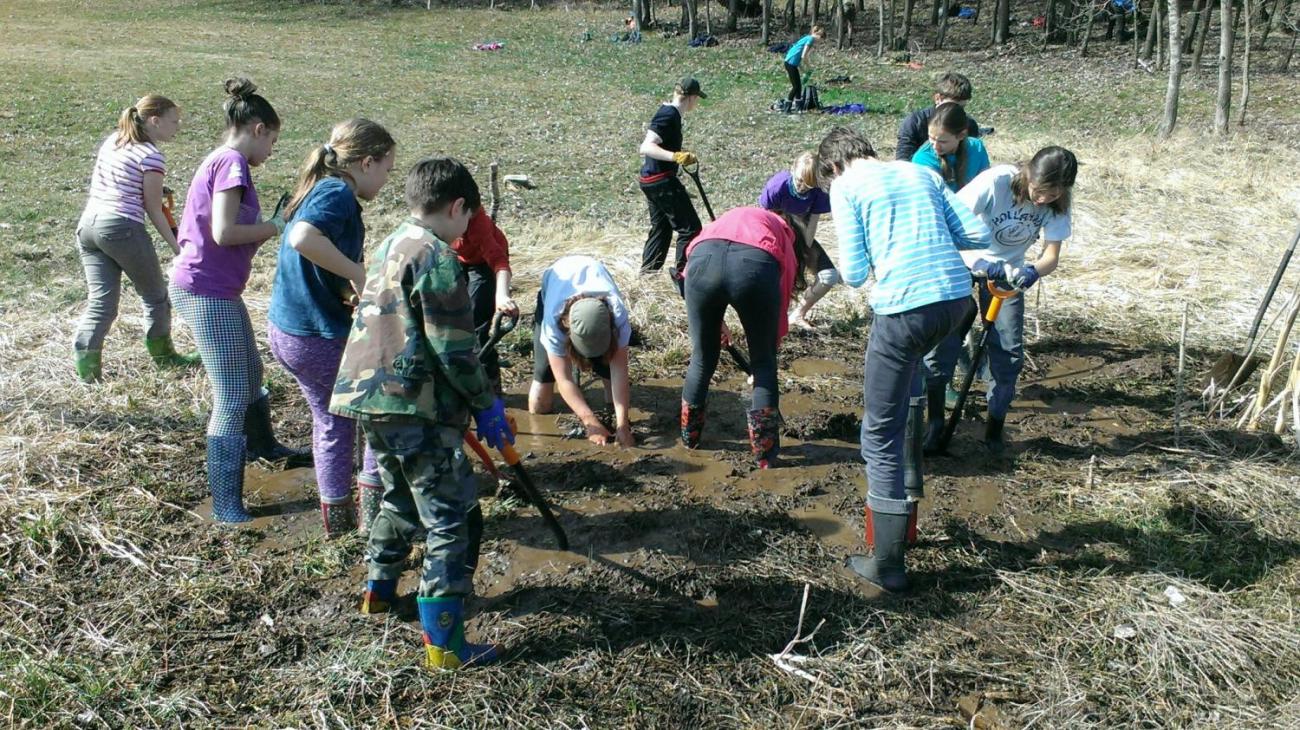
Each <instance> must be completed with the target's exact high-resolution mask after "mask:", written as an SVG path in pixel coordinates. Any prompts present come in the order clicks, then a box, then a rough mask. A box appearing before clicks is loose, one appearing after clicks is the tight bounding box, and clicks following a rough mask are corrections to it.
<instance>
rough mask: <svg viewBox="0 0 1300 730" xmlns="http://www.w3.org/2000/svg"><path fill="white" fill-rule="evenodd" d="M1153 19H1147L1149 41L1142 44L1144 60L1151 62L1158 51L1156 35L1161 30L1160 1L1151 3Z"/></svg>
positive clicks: (1156, 0)
mask: <svg viewBox="0 0 1300 730" xmlns="http://www.w3.org/2000/svg"><path fill="white" fill-rule="evenodd" d="M1148 15H1150V16H1151V17H1149V18H1147V39H1146V41H1144V42H1143V43H1142V58H1144V59H1146V60H1148V61H1150V60H1151V56H1152V55H1153V54H1154V53H1155V50H1156V33H1157V32H1159V28H1160V0H1155V1H1154V2H1152V3H1151V12H1150V13H1148Z"/></svg>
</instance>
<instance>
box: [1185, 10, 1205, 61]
mask: <svg viewBox="0 0 1300 730" xmlns="http://www.w3.org/2000/svg"><path fill="white" fill-rule="evenodd" d="M1205 3H1206V0H1192V14H1191V15H1190V16H1189V17H1188V19H1187V35H1186V36H1184V40H1183V53H1191V52H1192V49H1193V47H1194V46H1195V45H1196V29H1197V28H1198V27H1199V26H1200V23H1201V9H1202V8H1203V7H1204V5H1205Z"/></svg>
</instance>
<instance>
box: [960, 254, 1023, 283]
mask: <svg viewBox="0 0 1300 730" xmlns="http://www.w3.org/2000/svg"><path fill="white" fill-rule="evenodd" d="M1014 271H1015V270H1014V269H1013V268H1012V267H1011V265H1010V264H1008V263H1007V262H1005V261H994V260H993V259H980V260H979V261H976V262H975V264H974V265H973V266H971V267H970V272H971V274H973V275H974V276H975V278H976V279H984V280H986V281H991V282H993V283H994V284H997V285H1000V286H1001V287H1002V288H1003V289H1009V288H1011V275H1012V273H1013V272H1014Z"/></svg>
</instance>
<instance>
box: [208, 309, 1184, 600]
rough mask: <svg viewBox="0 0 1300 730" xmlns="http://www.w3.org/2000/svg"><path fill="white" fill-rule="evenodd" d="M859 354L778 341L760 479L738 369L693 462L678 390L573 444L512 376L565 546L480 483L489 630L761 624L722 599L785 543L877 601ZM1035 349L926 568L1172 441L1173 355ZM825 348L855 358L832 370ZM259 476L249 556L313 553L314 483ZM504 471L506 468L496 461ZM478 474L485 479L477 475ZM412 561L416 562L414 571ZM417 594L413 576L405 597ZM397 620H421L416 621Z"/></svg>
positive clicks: (298, 476) (656, 383) (972, 454)
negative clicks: (521, 620)
mask: <svg viewBox="0 0 1300 730" xmlns="http://www.w3.org/2000/svg"><path fill="white" fill-rule="evenodd" d="M861 346H862V345H861V344H860V343H855V342H853V341H852V340H849V339H846V338H830V337H827V336H817V335H802V334H800V335H798V336H792V337H791V338H790V339H789V341H788V342H787V343H786V347H785V348H784V352H783V354H782V361H781V373H780V382H781V390H782V395H781V410H782V413H783V415H784V418H785V428H784V433H783V439H782V453H781V461H780V465H779V467H778V468H774V469H770V470H759V469H756V468H755V467H754V466H753V464H752V459H751V456H750V454H749V446H748V438H747V434H746V431H745V416H744V412H745V410H746V408H747V405H748V388H747V386H746V384H745V380H744V376H743V375H742V374H740V373H739V372H737V371H735V370H734V369H730V365H728V364H725V363H724V366H723V368H721V369H720V372H719V374H718V375H717V376H716V377H715V379H714V382H713V385H712V390H711V393H710V400H709V406H708V421H707V424H706V426H705V428H704V432H703V441H702V445H701V448H700V449H698V450H694V451H692V450H687V449H685V448H684V447H683V446H681V444H680V442H679V439H678V430H679V429H678V423H677V421H678V404H679V403H680V396H681V380H680V379H679V378H673V377H645V375H644V374H643V373H642V374H640V375H641V377H639V378H638V379H637V381H636V386H635V388H634V391H633V413H632V417H633V422H634V430H635V434H636V438H637V441H638V447H637V448H635V449H631V450H622V449H619V448H617V447H615V446H607V447H600V446H595V445H592V444H590V443H588V442H587V441H586V440H585V439H583V438H580V437H579V438H575V437H574V436H573V434H572V431H573V426H574V423H575V419H573V417H572V416H570V415H567V414H565V413H564V412H563V404H562V402H561V401H559V399H558V397H557V406H558V407H559V409H560V410H561V412H560V413H559V414H556V415H545V416H534V415H530V414H528V413H527V412H526V409H525V395H524V394H525V393H526V390H527V388H526V382H524V381H523V379H522V378H523V377H526V375H525V374H524V373H522V372H521V370H520V368H518V367H516V368H515V369H514V370H511V371H508V372H510V373H512V374H513V375H514V379H513V380H514V382H513V383H512V385H511V387H510V388H509V389H508V390H509V397H508V405H509V406H510V407H511V408H512V410H513V412H514V413H515V414H516V417H517V419H518V427H519V441H518V444H517V448H518V450H519V451H520V453H521V454H523V456H524V461H523V463H524V465H525V469H526V470H527V471H528V473H529V474H530V475H531V477H532V479H533V481H534V482H535V483H536V484H537V485H538V486H539V487H540V488H541V490H542V491H543V493H544V494H545V495H546V497H547V499H548V500H549V501H550V502H551V503H552V504H553V506H554V507H555V511H556V513H557V515H558V516H559V520H560V522H561V524H562V525H563V526H564V528H565V530H566V531H567V533H568V535H569V539H570V541H571V544H572V549H571V550H570V551H567V552H564V551H559V550H557V549H555V543H554V538H553V537H552V535H551V533H550V532H549V530H548V529H547V528H546V526H545V525H544V524H543V523H542V522H541V520H540V519H539V518H538V515H537V512H536V511H535V510H534V509H533V508H532V507H530V506H526V505H523V504H522V503H520V502H519V501H518V500H517V499H515V498H499V497H498V496H497V484H496V482H495V480H494V479H492V478H491V477H489V476H487V475H486V474H482V477H481V487H482V488H481V496H482V498H483V504H484V511H485V514H486V515H487V527H486V535H485V540H484V545H483V555H482V559H481V562H480V566H479V570H478V573H477V575H476V577H475V591H476V594H477V598H476V599H475V603H476V604H477V609H478V611H479V612H480V613H482V614H496V615H497V617H498V618H504V617H509V616H523V615H527V614H532V613H539V612H540V613H546V612H549V611H552V610H555V611H557V612H561V613H562V612H563V611H564V606H565V605H567V604H566V602H567V601H569V600H582V599H581V596H584V595H587V594H588V593H589V592H590V591H592V590H595V588H593V586H597V587H599V586H604V587H605V589H607V590H609V591H611V592H621V591H626V592H628V593H629V594H630V595H632V596H635V595H638V594H643V595H647V596H650V595H653V596H661V597H662V596H665V595H666V596H671V597H672V601H670V602H678V603H680V602H691V603H693V604H694V605H695V606H696V607H697V608H698V609H702V610H712V609H718V608H722V609H729V610H736V611H745V610H750V608H751V607H752V605H751V604H752V603H753V602H754V601H758V602H759V603H761V602H762V600H761V599H758V598H756V597H755V596H752V595H746V594H745V593H744V592H743V591H742V592H741V593H736V589H735V588H729V587H728V585H729V584H731V583H734V577H735V575H736V574H737V571H743V570H744V567H745V564H746V563H747V562H753V561H757V558H758V556H759V555H760V554H762V555H765V556H767V557H766V558H765V559H770V556H771V555H772V552H771V549H775V548H774V546H775V545H778V544H779V546H780V548H779V549H780V550H781V551H782V554H783V555H787V554H788V557H789V559H790V560H794V561H799V560H803V561H805V562H807V564H808V569H809V570H816V571H820V573H821V577H822V578H824V579H827V580H829V581H830V582H831V583H832V584H834V585H836V586H838V587H841V588H842V589H843V590H846V591H849V592H850V593H851V594H856V595H858V596H861V597H864V598H871V597H872V596H873V595H874V591H873V589H871V588H870V587H867V586H864V585H863V584H861V583H860V582H859V581H857V580H856V578H854V577H853V576H852V575H851V574H850V573H848V571H847V570H846V569H844V568H842V567H841V564H842V561H843V559H844V558H845V557H846V556H848V555H850V554H852V553H854V552H859V551H860V550H861V549H862V538H861V535H862V527H863V520H862V497H863V494H864V492H865V482H864V479H863V475H862V467H861V458H860V455H859V452H858V443H857V440H858V439H857V432H858V426H859V422H860V417H861V407H862V404H861V360H860V358H861ZM1030 351H1031V355H1030V360H1029V362H1028V364H1027V367H1026V370H1025V373H1024V376H1023V378H1022V381H1021V388H1020V392H1019V394H1018V397H1017V400H1016V402H1015V405H1014V410H1013V411H1012V414H1011V416H1010V418H1009V419H1008V425H1007V437H1008V439H1009V441H1010V443H1011V447H1010V449H1009V450H1008V452H1007V453H1006V454H1005V455H1003V456H994V455H992V454H990V453H988V452H987V451H986V450H985V449H984V447H983V445H982V443H981V437H982V430H983V423H982V420H983V419H982V408H981V407H982V403H983V398H982V394H981V393H979V392H978V391H981V390H982V386H980V385H979V384H977V386H976V391H977V392H976V393H975V394H973V397H972V402H971V405H970V406H969V407H968V417H967V418H966V419H965V420H964V421H963V423H962V426H961V427H960V428H959V430H958V432H957V435H956V437H955V439H954V441H953V444H952V446H951V447H950V450H949V451H950V453H949V455H948V456H943V457H937V458H934V459H932V460H930V461H929V463H928V464H927V467H926V471H927V475H926V498H925V499H924V500H923V501H922V502H921V509H920V531H921V536H922V544H921V547H920V548H919V550H918V551H917V562H918V564H919V565H921V566H924V565H925V564H926V563H927V562H931V561H933V560H936V559H938V557H937V556H936V555H928V554H927V551H926V547H927V545H929V546H931V547H933V546H934V545H935V544H937V543H942V542H944V541H946V540H949V539H951V538H950V537H949V536H948V533H949V532H950V531H949V530H947V529H946V526H949V525H952V524H960V525H963V526H964V529H965V530H968V531H969V534H972V535H977V536H979V537H980V538H984V539H988V540H994V541H1001V540H1007V541H1016V542H1025V541H1032V540H1034V539H1035V537H1036V536H1037V535H1039V534H1040V533H1043V532H1045V531H1050V530H1051V529H1052V528H1053V527H1054V526H1055V524H1054V521H1053V512H1054V509H1055V507H1056V505H1053V504H1052V503H1051V502H1050V501H1048V499H1047V498H1046V497H1044V496H1042V491H1043V490H1037V489H1035V485H1036V484H1040V483H1042V481H1043V480H1044V479H1051V475H1052V474H1054V473H1058V474H1061V475H1063V477H1064V478H1069V479H1073V480H1077V479H1078V478H1079V475H1080V474H1081V473H1082V470H1085V469H1088V468H1089V466H1088V465H1089V462H1090V460H1091V459H1092V457H1093V456H1094V455H1107V454H1111V455H1114V454H1124V453H1128V452H1131V451H1133V450H1135V449H1141V448H1143V447H1144V444H1146V443H1148V442H1149V441H1151V440H1152V439H1155V440H1157V441H1159V440H1162V439H1164V438H1165V436H1166V435H1167V434H1168V432H1169V429H1170V426H1169V424H1168V422H1167V414H1168V412H1169V411H1170V406H1171V405H1172V404H1171V403H1169V402H1168V401H1169V396H1168V393H1169V390H1168V381H1169V380H1170V377H1171V374H1172V371H1171V367H1172V362H1173V361H1172V358H1171V357H1170V356H1169V355H1168V354H1167V353H1163V352H1161V351H1159V350H1156V349H1154V348H1144V347H1130V346H1126V345H1118V344H1113V343H1104V342H1086V341H1084V342H1076V341H1072V340H1066V339H1056V340H1045V341H1041V342H1038V343H1035V344H1033V345H1031V347H1030ZM826 353H845V354H844V356H843V357H842V358H839V359H836V358H828V357H826ZM515 359H516V360H519V361H520V362H526V361H525V360H523V359H522V358H518V357H516V358H515ZM634 368H635V364H634ZM587 392H588V395H589V397H590V398H591V402H592V403H593V404H596V403H599V402H600V401H601V400H602V396H601V395H600V394H599V393H598V392H597V389H595V388H588V390H587ZM267 466H268V465H264V464H262V465H250V466H249V468H248V470H247V483H246V487H245V489H246V499H247V502H248V503H249V505H250V510H251V511H252V512H253V513H254V514H255V516H256V517H257V519H256V520H255V522H254V523H253V525H252V530H251V531H252V532H253V533H254V534H255V535H256V540H255V541H254V546H253V549H254V550H266V551H269V552H274V553H284V552H286V551H293V550H296V549H300V548H302V547H303V546H306V545H307V544H308V543H317V542H319V541H320V540H321V539H322V538H321V530H320V518H319V513H318V511H317V502H316V498H315V494H314V487H313V484H312V474H311V472H310V470H303V469H299V470H289V471H283V472H276V471H274V470H272V469H268V468H267ZM1028 466H1032V468H1026V467H1028ZM501 468H502V470H503V471H506V472H508V469H507V467H505V465H504V463H501ZM476 469H478V471H480V473H482V469H481V468H480V467H479V465H478V464H477V461H476ZM502 494H503V495H505V494H508V492H503V493H502ZM206 509H210V508H209V507H208V506H207V505H204V506H203V507H200V508H199V510H198V511H200V512H201V513H203V512H205V510H206ZM361 552H362V550H361V541H360V540H359V539H357V540H355V542H354V543H353V544H352V546H351V547H350V548H349V550H348V554H349V560H351V561H352V562H351V565H352V568H351V569H350V570H348V571H347V574H346V576H338V575H336V576H334V577H332V578H329V579H327V580H325V581H324V582H322V584H321V585H320V586H319V588H320V591H321V601H322V602H323V603H324V604H326V605H328V606H329V607H330V608H329V609H328V611H330V612H337V611H349V610H351V608H352V607H353V606H354V605H355V602H356V600H357V598H358V595H359V589H360V587H361V584H362V581H363V580H364V570H363V566H362V565H361ZM419 555H420V552H419V549H418V548H417V550H416V551H415V552H414V553H413V556H412V563H411V565H412V567H413V568H414V567H415V566H416V565H417V564H418V563H417V562H416V561H418V559H419ZM415 584H416V577H415V571H414V570H412V571H409V572H408V574H407V576H406V578H405V579H404V581H403V583H402V591H403V592H404V593H409V592H411V591H413V590H414V588H415ZM566 588H569V589H572V590H573V591H575V593H574V596H576V597H575V598H570V597H564V598H557V597H556V593H555V591H557V590H559V591H560V592H561V594H563V592H564V590H565V589H566ZM728 602H730V604H731V605H730V606H728V605H726V604H727V603H728ZM403 613H405V614H406V616H407V618H408V620H413V618H414V616H413V615H412V614H413V612H412V611H410V610H409V607H408V610H406V611H404V612H403Z"/></svg>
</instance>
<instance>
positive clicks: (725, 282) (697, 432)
mask: <svg viewBox="0 0 1300 730" xmlns="http://www.w3.org/2000/svg"><path fill="white" fill-rule="evenodd" d="M807 240H808V239H807V238H806V235H805V233H804V232H803V230H802V226H801V225H800V224H798V223H797V222H795V221H794V220H793V219H792V218H791V217H790V215H789V214H785V215H778V214H776V213H773V212H771V211H768V210H763V209H762V208H733V209H731V210H729V211H727V212H726V213H723V214H722V217H720V218H718V220H716V221H714V222H713V223H710V224H709V225H707V226H705V227H704V229H703V230H702V231H700V235H699V236H698V237H697V238H696V239H695V241H693V242H692V243H691V245H690V247H689V248H688V249H687V251H686V260H687V264H686V315H687V318H688V321H689V326H690V333H691V363H690V366H689V368H687V371H686V382H685V384H684V386H683V388H682V413H681V426H682V443H683V444H685V446H686V448H688V449H693V448H696V447H698V446H699V444H700V436H701V431H702V430H703V428H704V420H705V401H706V400H707V399H708V395H709V380H710V379H711V378H712V377H713V372H714V370H716V369H717V367H718V356H719V354H720V353H721V351H722V345H721V335H722V318H723V315H724V314H726V311H727V307H728V306H730V307H732V308H733V309H735V310H736V314H737V315H739V317H740V323H741V325H742V326H743V327H744V328H745V341H746V342H748V343H749V357H750V363H751V366H752V368H753V377H754V392H753V400H752V402H751V404H750V408H749V410H748V411H747V413H746V423H747V426H748V428H749V443H750V450H751V451H752V452H753V454H754V459H755V460H756V461H757V462H758V466H759V468H761V469H767V468H768V467H770V466H772V465H773V464H775V462H776V458H777V456H778V454H779V453H780V450H781V429H780V425H781V413H780V408H779V405H780V403H779V400H780V391H779V390H778V387H777V381H776V352H777V348H778V347H779V346H780V344H781V339H782V338H784V337H785V335H786V332H787V331H788V330H789V325H788V323H787V319H786V312H787V311H789V306H790V296H791V294H792V293H793V292H794V290H795V289H796V288H801V287H802V285H803V265H804V261H805V259H806V258H807V256H808V244H807Z"/></svg>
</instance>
